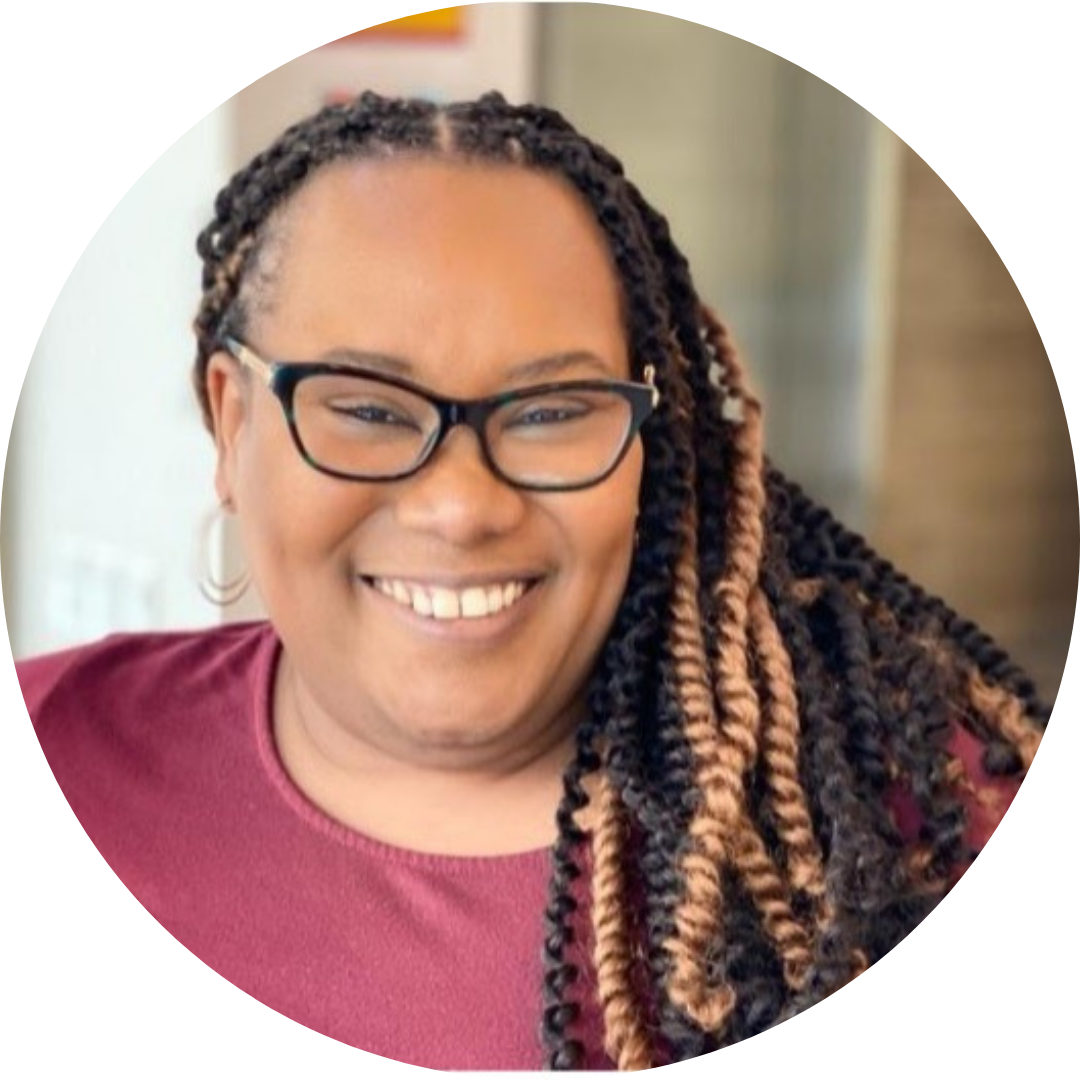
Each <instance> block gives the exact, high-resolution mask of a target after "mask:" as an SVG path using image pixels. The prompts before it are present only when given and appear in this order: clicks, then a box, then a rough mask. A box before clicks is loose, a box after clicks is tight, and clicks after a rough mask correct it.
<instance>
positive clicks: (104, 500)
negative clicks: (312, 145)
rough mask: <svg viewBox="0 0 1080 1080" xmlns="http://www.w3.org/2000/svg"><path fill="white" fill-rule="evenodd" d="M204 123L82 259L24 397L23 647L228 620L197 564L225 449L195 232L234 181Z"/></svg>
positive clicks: (213, 120) (215, 127)
mask: <svg viewBox="0 0 1080 1080" xmlns="http://www.w3.org/2000/svg"><path fill="white" fill-rule="evenodd" d="M225 140H226V124H225V121H224V115H223V113H222V111H221V110H218V111H217V112H215V113H213V114H211V115H210V116H208V117H206V118H205V119H204V120H203V121H201V122H200V123H199V124H197V125H196V126H195V127H194V128H192V129H191V130H190V131H189V132H188V133H187V134H186V135H184V136H183V137H182V138H181V139H180V140H179V141H178V142H177V143H175V144H174V145H173V146H172V147H171V148H170V149H169V150H168V151H167V152H166V153H165V154H163V155H162V156H161V157H160V158H159V159H158V160H157V161H156V162H155V163H154V164H153V165H152V166H151V167H150V168H149V169H148V170H147V172H146V173H145V174H144V175H143V176H142V177H141V178H140V179H139V181H138V182H137V183H136V184H135V185H134V186H133V187H132V188H131V190H130V191H129V192H128V194H127V195H126V196H125V197H124V198H123V199H122V200H121V201H120V203H119V204H118V205H117V206H116V208H115V209H114V210H113V212H112V213H111V214H110V216H109V217H108V218H107V219H106V220H105V222H104V223H103V224H102V226H101V228H100V230H99V231H98V233H97V234H96V235H95V237H94V239H93V240H92V242H91V243H90V245H89V246H88V247H87V249H86V251H85V252H84V253H83V255H82V256H81V258H80V259H79V261H78V263H77V264H76V266H75V268H74V269H73V270H72V272H71V275H70V277H69V278H68V280H67V282H66V283H65V285H64V288H63V290H62V291H61V293H60V296H59V297H58V298H57V301H56V305H55V307H54V308H53V311H52V313H51V314H50V316H49V319H48V322H47V323H46V325H45V328H44V330H43V332H42V335H41V338H40V340H39V342H38V346H37V348H36V350H35V352H34V356H33V360H32V362H31V364H30V368H29V371H28V373H27V377H26V381H25V383H24V386H23V391H22V394H21V396H20V399H19V405H18V410H17V413H16V419H15V429H14V433H13V438H12V447H11V450H10V454H11V460H10V466H11V467H9V469H8V470H7V473H6V475H5V492H4V496H5V497H4V512H3V529H4V586H5V600H6V601H7V603H8V606H7V617H8V624H9V631H10V633H11V640H12V646H13V649H14V652H15V654H16V656H17V657H18V656H26V655H30V654H33V653H37V652H41V651H44V650H50V649H54V648H59V647H61V646H63V645H66V644H68V643H72V642H75V641H78V640H83V639H87V638H92V637H95V636H97V635H98V634H100V633H103V632H105V631H107V630H109V629H114V628H116V629H119V628H132V629H139V628H143V627H148V626H155V627H179V626H186V625H199V624H206V623H210V622H213V621H216V620H217V618H218V617H219V616H218V613H217V611H216V609H215V608H213V607H211V606H210V605H209V604H208V603H207V602H206V601H205V600H203V599H202V597H201V595H200V593H199V591H198V589H197V587H196V585H195V577H194V573H193V569H192V567H193V556H194V545H195V539H196V533H197V523H198V521H199V519H200V516H201V515H202V514H203V513H204V512H205V511H206V510H207V509H208V508H209V507H211V506H213V504H214V491H213V485H212V468H213V454H212V445H211V441H210V438H209V436H208V435H207V433H206V432H205V431H204V430H203V428H202V425H201V420H200V418H199V415H198V411H197V408H196V404H195V399H194V395H193V393H192V390H191V383H190V379H189V375H188V372H189V370H190V367H191V363H192V359H193V355H194V336H193V334H192V332H191V330H190V324H191V320H192V317H193V315H194V312H195V307H196V304H197V301H198V297H199V263H198V259H197V256H196V254H195V250H194V244H195V236H196V234H197V233H198V231H199V229H201V228H202V226H203V225H204V224H205V222H206V220H208V218H209V213H210V206H211V200H212V198H213V194H214V192H215V191H216V190H217V188H218V187H219V186H220V185H221V183H222V182H223V180H224V178H225V168H226V141H225Z"/></svg>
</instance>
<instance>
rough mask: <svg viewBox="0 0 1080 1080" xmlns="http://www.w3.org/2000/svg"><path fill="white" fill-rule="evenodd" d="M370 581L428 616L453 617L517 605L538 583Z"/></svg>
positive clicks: (469, 616) (437, 618) (484, 613)
mask: <svg viewBox="0 0 1080 1080" xmlns="http://www.w3.org/2000/svg"><path fill="white" fill-rule="evenodd" d="M367 580H368V582H369V584H370V585H371V586H372V587H373V588H375V589H377V590H378V591H379V592H381V593H382V594H383V595H384V596H386V597H389V599H391V600H393V601H394V602H395V603H397V604H400V605H401V606H402V607H405V608H409V609H411V610H412V611H414V612H415V613H416V614H417V615H420V616H422V617H423V618H425V619H432V620H435V621H450V620H455V619H484V618H487V617H489V616H491V615H497V614H498V613H499V612H501V611H506V610H507V609H508V608H511V607H513V606H514V605H515V604H516V603H518V601H519V600H521V598H522V597H523V596H524V595H525V593H526V592H528V590H529V589H530V588H531V586H533V585H535V584H536V582H535V580H528V581H527V580H520V581H506V582H497V583H492V584H490V585H474V586H470V587H469V588H467V589H448V588H446V587H445V586H440V585H422V584H419V583H417V582H415V581H403V580H400V579H398V578H368V579H367Z"/></svg>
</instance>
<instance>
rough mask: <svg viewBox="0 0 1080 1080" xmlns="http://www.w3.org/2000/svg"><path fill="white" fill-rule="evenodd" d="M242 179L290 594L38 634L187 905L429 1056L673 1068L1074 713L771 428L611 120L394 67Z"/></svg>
mask: <svg viewBox="0 0 1080 1080" xmlns="http://www.w3.org/2000/svg"><path fill="white" fill-rule="evenodd" d="M215 210H216V214H215V218H214V220H213V222H212V223H211V224H210V225H209V226H208V227H207V229H206V230H205V231H204V232H203V233H202V235H201V236H200V239H199V251H200V253H201V255H202V258H203V262H204V271H203V286H204V294H203V300H202V304H201V307H200V309H199V312H198V316H197V318H196V323H195V327H196V333H197V338H198V358H197V362H196V367H195V386H196V390H197V393H198V395H199V400H200V402H201V405H202V408H203V412H204V416H205V418H206V421H207V424H208V426H209V428H210V430H211V432H212V433H213V436H214V439H215V443H216V447H217V455H218V458H217V460H218V465H217V472H216V477H215V481H216V487H217V493H218V496H219V499H220V502H221V505H222V507H223V508H225V509H226V510H227V511H228V512H230V513H233V514H235V517H236V520H237V523H238V525H239V528H240V530H241V534H242V537H243V546H244V550H245V553H246V556H247V560H248V565H249V567H250V573H251V577H252V579H253V581H254V583H255V585H256V586H257V588H258V591H259V593H260V595H261V597H262V599H263V602H264V603H265V606H266V609H267V611H268V614H269V623H268V624H249V625H239V626H237V625H233V626H230V627H226V628H222V629H216V630H211V631H206V632H198V633H189V634H172V635H142V636H122V637H114V638H110V639H108V640H107V641H105V642H102V643H99V644H97V645H93V646H90V647H86V648H82V649H78V650H73V651H71V652H68V653H65V654H62V655H60V656H53V657H47V658H42V659H38V660H34V661H30V662H28V663H26V664H24V665H21V666H20V678H21V680H22V685H23V689H24V692H25V694H26V697H27V702H28V707H29V709H30V713H31V715H32V716H33V718H34V720H35V724H36V726H37V730H38V733H39V736H40V738H41V741H42V744H43V746H44V748H45V751H46V754H47V755H48V757H49V760H50V764H51V765H52V767H53V769H54V772H55V773H56V775H57V778H58V780H59V782H60V784H61V786H62V788H63V789H64V791H65V794H66V795H67V797H68V799H69V800H70V802H71V803H72V806H73V808H74V810H75V812H76V814H77V815H78V816H79V818H80V820H81V821H82V823H83V825H84V826H85V828H86V830H87V832H88V834H89V835H90V837H91V838H92V839H93V840H94V842H95V843H96V844H97V846H98V847H99V849H100V850H101V851H102V853H103V855H104V856H105V858H106V859H107V860H108V861H109V862H110V864H111V865H112V866H113V868H114V869H115V870H116V872H117V873H118V874H119V876H120V877H121V878H122V879H123V880H124V882H125V883H126V884H127V885H128V887H129V888H130V889H131V890H132V891H133V892H134V893H135V895H136V896H137V897H138V898H139V899H140V900H141V902H142V903H143V904H144V905H145V906H146V907H147V908H148V909H149V910H150V911H151V912H152V913H153V914H154V915H155V916H156V917H157V918H158V919H159V920H160V921H161V922H162V924H163V925H164V926H165V927H166V928H167V929H169V930H170V931H171V932H172V933H173V934H174V935H175V936H176V937H177V938H178V939H179V940H180V941H181V942H183V943H184V944H185V945H187V946H188V947H189V948H190V949H191V950H192V951H193V952H194V953H195V954H196V955H198V956H200V957H201V958H202V959H204V960H205V961H206V962H207V963H208V964H210V965H211V966H212V967H214V968H215V969H216V970H218V971H219V972H221V973H222V974H223V975H225V976H226V977H227V978H229V979H230V980H231V981H233V982H234V983H236V985H238V986H240V987H241V988H242V989H244V990H246V991H248V992H249V993H251V994H252V995H253V996H255V997H257V998H259V999H260V1000H262V1001H264V1002H266V1003H267V1004H269V1005H271V1006H273V1007H274V1008H276V1009H278V1010H279V1011H281V1012H283V1013H284V1014H286V1015H287V1016H290V1017H292V1018H294V1019H296V1020H299V1021H300V1022H302V1023H305V1024H307V1025H309V1026H311V1027H313V1028H315V1029H316V1030H319V1031H322V1032H324V1033H326V1034H329V1035H331V1036H333V1037H335V1038H338V1039H341V1040H342V1041H345V1042H348V1043H352V1044H354V1045H357V1046H361V1047H363V1048H364V1049H367V1050H371V1051H374V1052H376V1053H380V1054H383V1055H386V1056H390V1057H394V1058H398V1059H400V1060H403V1061H409V1062H413V1063H416V1064H423V1065H433V1066H440V1067H449V1068H461V1067H467V1068H485V1069H487V1068H502V1069H529V1068H536V1067H538V1066H540V1065H546V1066H548V1067H552V1068H573V1067H595V1068H605V1067H612V1066H616V1067H618V1068H621V1069H639V1068H645V1067H650V1066H654V1065H658V1064H663V1063H666V1062H669V1061H673V1060H679V1059H684V1058H687V1057H692V1056H696V1055H699V1054H702V1053H705V1052H708V1051H710V1050H713V1049H716V1048H718V1047H721V1046H724V1045H726V1044H729V1043H731V1042H733V1041H736V1040H739V1039H743V1038H746V1037H748V1036H750V1035H753V1034H755V1033H757V1032H759V1031H761V1030H763V1029H765V1028H767V1027H769V1026H771V1025H773V1024H775V1023H777V1022H779V1021H781V1020H783V1019H785V1018H786V1017H788V1016H790V1015H792V1014H793V1013H794V1012H796V1011H798V1010H800V1009H802V1008H805V1007H806V1006H808V1005H810V1004H813V1003H814V1002H817V1001H819V1000H821V999H822V998H824V997H826V996H827V995H828V994H830V993H832V992H833V991H834V990H835V989H837V988H838V987H840V986H842V985H843V984H844V983H846V982H848V981H849V980H850V979H852V978H853V977H854V976H855V975H857V974H858V973H859V972H860V971H861V970H863V969H864V968H865V967H866V966H867V965H868V964H870V963H873V962H874V961H875V960H876V959H878V958H879V957H880V956H881V955H882V954H883V953H884V952H886V951H887V950H888V949H890V948H891V947H892V946H893V945H894V944H895V943H896V942H897V941H899V940H900V939H901V938H902V937H903V936H904V935H905V934H906V933H907V932H908V931H909V930H910V929H911V928H912V927H913V926H914V925H916V924H917V923H918V922H919V920H920V919H922V918H923V917H924V916H925V915H926V913H927V912H928V911H930V910H931V908H932V907H933V906H934V904H935V903H936V902H937V901H938V900H939V899H940V897H941V896H942V895H943V894H944V893H945V891H946V890H947V889H948V888H949V886H950V884H951V883H953V882H954V881H955V880H956V878H957V877H958V876H959V875H960V874H961V873H962V872H963V870H964V868H965V867H966V865H968V863H970V861H971V859H972V858H973V856H974V854H975V852H976V851H977V850H978V849H979V848H980V847H981V846H982V844H983V843H984V842H985V840H986V838H987V836H988V835H989V833H990V832H991V831H992V829H993V828H994V826H995V825H996V823H997V821H998V820H1000V817H1001V814H1002V813H1003V812H1004V809H1005V807H1006V806H1007V805H1008V801H1009V799H1010V798H1011V797H1012V794H1013V793H1014V792H1015V790H1016V787H1017V785H1018V783H1019V780H1020V778H1021V777H1022V775H1023V774H1024V772H1025V771H1026V769H1027V767H1028V766H1029V765H1030V763H1031V760H1032V757H1033V755H1034V753H1035V750H1036V748H1037V746H1038V742H1039V733H1040V731H1041V729H1042V726H1043V725H1044V724H1045V720H1046V710H1045V708H1044V707H1043V706H1042V705H1041V704H1040V703H1039V701H1038V700H1037V698H1036V696H1035V692H1034V689H1033V687H1032V686H1031V684H1030V682H1029V681H1028V680H1027V679H1026V678H1025V677H1024V675H1023V674H1022V673H1021V672H1020V671H1018V670H1017V669H1016V668H1015V666H1014V665H1013V664H1012V663H1011V662H1010V661H1009V660H1008V658H1007V657H1006V656H1004V655H1003V654H1002V653H1001V651H1000V650H999V649H997V648H996V647H995V646H994V645H993V643H992V642H990V641H989V640H988V639H987V638H986V637H985V636H984V635H983V634H981V633H980V632H979V631H978V630H977V629H976V628H975V627H973V626H972V625H971V624H969V623H966V622H964V621H963V620H961V619H959V618H958V617H957V616H956V615H954V614H953V613H952V612H951V611H949V610H948V609H947V608H946V607H945V606H944V605H943V604H942V603H941V602H940V601H937V600H935V599H932V598H930V597H928V596H926V595H925V594H924V593H922V592H921V591H920V590H919V589H917V588H916V587H915V586H914V585H912V584H911V583H910V582H909V581H907V580H906V579H905V578H904V577H903V576H901V575H900V574H898V573H897V572H896V571H895V570H894V569H893V568H892V567H891V566H889V565H888V564H887V563H885V562H883V561H882V560H881V559H880V558H878V557H877V556H876V555H875V554H874V553H873V552H872V551H871V550H870V549H869V548H868V547H867V546H866V544H865V543H864V542H863V541H862V540H861V539H860V538H858V537H857V536H854V535H852V534H851V533H849V532H847V531H846V530H844V529H843V528H842V527H841V526H840V525H838V524H837V523H836V522H835V521H834V520H833V519H832V518H831V517H830V516H829V514H827V513H826V512H825V511H824V510H822V509H820V508H818V507H817V506H815V505H813V504H812V503H811V502H810V501H809V500H808V499H807V498H806V497H805V496H804V495H803V494H802V493H801V492H800V491H799V490H798V488H796V487H795V486H794V485H793V484H792V483H790V482H789V481H788V480H787V479H785V478H784V477H783V476H782V475H781V474H779V473H778V472H777V471H776V470H775V469H773V468H772V467H770V466H769V464H768V462H767V460H766V459H765V458H764V456H763V448H762V435H761V417H760V409H759V406H758V403H757V402H756V401H755V399H754V398H753V396H752V395H751V394H750V393H749V391H748V389H747V386H746V382H745V377H744V373H743V370H742V368H741V366H740V363H739V361H738V358H737V356H736V354H735V352H734V350H733V349H732V347H731V344H730V342H729V339H728V336H727V333H726V331H725V329H724V327H723V326H722V325H721V324H720V323H719V322H718V321H717V320H716V318H715V317H714V316H713V315H712V314H711V313H710V312H709V311H708V310H706V309H705V308H704V307H703V306H702V304H701V302H700V301H699V299H698V297H697V294H696V293H695V291H694V286H693V283H692V280H691V277H690V274H689V271H688V268H687V266H686V263H685V260H684V259H683V258H682V256H681V255H680V253H679V252H678V250H677V249H676V247H675V245H674V244H673V242H672V240H671V238H670V235H669V233H668V229H667V225H666V223H665V221H664V219H663V218H662V217H661V216H660V215H659V214H658V213H656V211H654V210H653V209H651V208H650V207H649V206H648V205H647V204H646V203H645V201H644V200H643V199H642V198H641V196H640V194H639V193H638V191H637V189H636V188H635V187H634V186H633V185H632V184H630V183H629V182H628V181H627V180H626V179H625V178H624V177H623V174H622V170H621V167H620V165H619V164H618V162H617V161H615V159H614V158H612V157H611V155H610V154H608V153H607V152H606V151H604V150H602V149H601V148H599V147H597V146H595V145H594V144H592V143H591V142H589V141H588V140H586V139H584V138H583V137H581V136H580V135H579V134H577V133H576V132H575V131H574V130H573V129H572V128H571V127H570V126H569V125H568V124H567V123H566V122H565V121H564V120H563V119H562V118H561V117H560V116H559V115H558V114H556V113H554V112H551V111H550V110H546V109H542V108H537V107H532V106H524V107H512V106H510V105H508V104H507V103H506V102H505V101H504V100H503V99H502V98H501V97H499V96H498V95H496V94H491V95H487V96H485V97H484V98H482V99H481V100H480V101H478V102H474V103H464V104H456V105H450V106H445V107H436V106H434V105H431V104H428V103H425V102H418V101H398V100H387V99H383V98H380V97H378V96H376V95H374V94H364V95H363V96H361V97H360V98H359V99H357V100H356V101H355V102H352V103H350V104H346V105H338V106H334V107H331V108H328V109H325V110H323V111H322V112H321V113H319V114H318V115H317V116H315V117H312V118H310V119H308V120H306V121H304V122H303V123H300V124H298V125H296V126H295V127H293V128H291V129H290V130H289V131H287V132H286V133H285V134H284V135H283V136H282V137H281V138H280V139H279V140H278V141H277V142H276V143H275V144H274V145H273V146H271V147H270V148H269V149H268V150H267V151H265V152H264V153H262V154H260V155H259V156H258V157H257V158H256V159H255V160H254V161H253V162H252V163H251V164H250V165H249V166H248V167H247V168H246V169H244V170H243V171H242V172H241V173H239V174H238V175H237V176H236V177H234V178H233V180H232V181H231V182H230V184H229V185H228V186H227V187H226V188H225V189H224V191H222V192H221V194H220V195H219V196H218V199H217V202H216V206H215ZM466 428H471V429H472V430H471V432H470V431H468V430H465V429H466ZM545 897H546V898H545Z"/></svg>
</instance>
